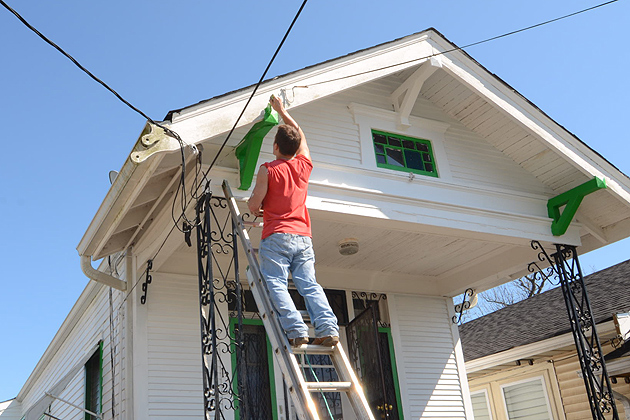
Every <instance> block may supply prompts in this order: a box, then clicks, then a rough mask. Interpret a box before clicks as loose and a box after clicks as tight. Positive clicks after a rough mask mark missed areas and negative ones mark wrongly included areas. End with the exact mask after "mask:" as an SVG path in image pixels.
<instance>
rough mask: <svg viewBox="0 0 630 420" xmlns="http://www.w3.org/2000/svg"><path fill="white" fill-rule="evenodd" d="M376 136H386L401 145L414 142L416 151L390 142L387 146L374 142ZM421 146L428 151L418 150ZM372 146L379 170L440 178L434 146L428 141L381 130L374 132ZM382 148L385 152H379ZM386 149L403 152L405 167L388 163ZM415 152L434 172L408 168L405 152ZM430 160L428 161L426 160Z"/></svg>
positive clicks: (423, 163)
mask: <svg viewBox="0 0 630 420" xmlns="http://www.w3.org/2000/svg"><path fill="white" fill-rule="evenodd" d="M375 135H381V136H385V137H387V138H390V137H391V138H393V139H394V140H400V141H401V143H402V142H403V141H410V142H413V143H414V145H416V148H415V149H411V148H408V147H404V146H403V145H401V146H397V145H392V144H389V141H388V143H387V144H384V143H378V142H375V141H374V136H375ZM418 144H421V145H425V146H426V150H420V149H418V148H417V147H418V146H417V145H418ZM372 145H373V147H374V155H375V156H374V158H375V159H376V166H377V167H379V168H385V169H392V170H394V171H401V172H406V173H409V172H412V173H415V174H420V175H425V176H432V177H434V178H439V175H438V171H437V164H436V162H435V156H434V154H433V146H432V145H431V141H429V140H426V139H419V138H415V137H408V136H403V135H400V134H394V133H388V132H386V131H379V130H372ZM379 147H382V148H383V150H382V151H381V150H379V149H378V148H379ZM385 148H388V149H392V150H399V151H400V152H401V158H402V160H403V164H404V166H399V165H392V164H390V163H386V162H388V161H389V158H388V156H387V152H386V151H385ZM412 150H413V151H414V152H415V153H416V154H418V153H419V154H420V155H421V156H422V166H423V167H425V168H426V165H431V166H432V170H430V171H427V170H422V169H415V168H410V167H408V163H407V156H406V154H405V151H412ZM379 158H380V159H381V160H382V161H384V162H379ZM426 159H428V160H426Z"/></svg>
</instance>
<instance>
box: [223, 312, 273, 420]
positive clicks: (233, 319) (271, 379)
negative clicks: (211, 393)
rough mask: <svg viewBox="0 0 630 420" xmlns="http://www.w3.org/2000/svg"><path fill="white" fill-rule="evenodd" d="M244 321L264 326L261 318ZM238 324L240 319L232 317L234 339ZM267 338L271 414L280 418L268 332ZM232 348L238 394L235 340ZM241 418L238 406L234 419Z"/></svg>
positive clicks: (235, 392)
mask: <svg viewBox="0 0 630 420" xmlns="http://www.w3.org/2000/svg"><path fill="white" fill-rule="evenodd" d="M242 322H243V325H261V326H264V324H263V322H262V320H261V319H244V320H243V321H242ZM236 324H238V319H236V318H230V337H232V339H234V337H235V336H236V334H235V329H236ZM265 339H266V340H267V369H268V371H269V382H270V383H269V390H270V394H271V395H270V396H271V414H272V419H273V420H278V404H277V400H276V377H275V375H274V369H273V352H272V349H271V343H270V342H269V338H268V337H267V335H266V334H265ZM230 350H231V353H232V354H231V360H232V377H233V378H234V381H233V382H232V390H233V391H234V394H235V395H238V377H237V376H238V375H237V371H236V344H235V342H234V341H233V340H232V342H231V343H230ZM240 418H241V417H240V411H239V409H238V407H237V408H235V409H234V419H235V420H238V419H240Z"/></svg>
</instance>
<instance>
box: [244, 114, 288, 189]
mask: <svg viewBox="0 0 630 420" xmlns="http://www.w3.org/2000/svg"><path fill="white" fill-rule="evenodd" d="M277 124H278V113H277V112H275V111H273V110H272V109H271V105H267V108H265V116H264V117H263V119H262V121H258V122H257V123H256V124H254V126H253V127H252V128H251V129H250V130H249V131H248V132H247V134H245V137H243V140H241V142H240V143H239V144H238V146H236V151H235V154H236V158H237V159H238V163H239V175H240V178H241V185H240V186H239V187H238V189H239V190H248V189H249V187H251V186H252V180H253V179H254V172H255V171H256V163H257V162H258V156H259V155H260V148H261V147H262V142H263V139H264V138H265V136H266V135H267V133H268V132H269V130H271V129H272V128H273V127H274V126H275V125H277Z"/></svg>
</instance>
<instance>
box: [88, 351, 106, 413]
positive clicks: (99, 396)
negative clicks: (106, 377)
mask: <svg viewBox="0 0 630 420" xmlns="http://www.w3.org/2000/svg"><path fill="white" fill-rule="evenodd" d="M102 400H103V342H102V341H101V342H100V343H99V348H98V350H96V351H95V352H94V354H93V355H92V357H90V359H89V360H88V361H87V362H86V363H85V409H86V410H89V411H91V412H93V413H97V414H100V413H101V412H102V407H101V403H102ZM85 420H96V417H94V416H93V415H91V414H88V413H85Z"/></svg>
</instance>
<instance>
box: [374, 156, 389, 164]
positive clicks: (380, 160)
mask: <svg viewBox="0 0 630 420" xmlns="http://www.w3.org/2000/svg"><path fill="white" fill-rule="evenodd" d="M376 162H377V163H387V161H386V159H385V155H376Z"/></svg>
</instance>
